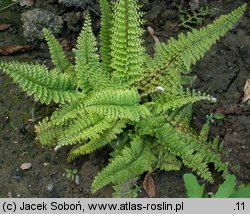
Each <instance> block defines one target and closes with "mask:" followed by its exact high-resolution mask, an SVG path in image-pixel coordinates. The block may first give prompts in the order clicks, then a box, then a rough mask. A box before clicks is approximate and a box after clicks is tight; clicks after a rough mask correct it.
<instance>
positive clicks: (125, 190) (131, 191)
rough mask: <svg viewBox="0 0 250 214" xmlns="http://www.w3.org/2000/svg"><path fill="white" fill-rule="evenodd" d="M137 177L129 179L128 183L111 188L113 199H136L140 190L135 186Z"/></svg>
mask: <svg viewBox="0 0 250 214" xmlns="http://www.w3.org/2000/svg"><path fill="white" fill-rule="evenodd" d="M138 180H139V177H135V178H131V179H129V180H128V181H124V182H123V183H120V184H117V185H115V186H113V189H114V192H113V194H112V197H113V198H136V197H137V196H138V192H139V191H140V188H139V187H138V186H137V185H136V184H137V181H138Z"/></svg>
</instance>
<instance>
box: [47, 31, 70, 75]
mask: <svg viewBox="0 0 250 214" xmlns="http://www.w3.org/2000/svg"><path fill="white" fill-rule="evenodd" d="M43 34H44V37H45V40H46V42H47V44H48V46H49V50H50V56H51V59H52V62H53V64H54V66H55V67H56V68H57V69H58V70H60V71H62V72H66V71H67V70H69V69H70V67H71V66H72V65H71V64H70V63H69V61H68V60H67V57H66V56H65V53H64V51H63V49H62V46H61V45H60V44H59V42H58V41H57V39H56V38H55V36H54V35H53V34H52V33H51V32H50V31H49V30H48V29H46V28H44V29H43Z"/></svg>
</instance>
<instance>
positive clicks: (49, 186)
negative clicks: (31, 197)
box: [47, 184, 55, 192]
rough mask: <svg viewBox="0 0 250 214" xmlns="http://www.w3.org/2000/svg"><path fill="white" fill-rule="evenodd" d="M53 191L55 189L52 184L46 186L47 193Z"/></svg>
mask: <svg viewBox="0 0 250 214" xmlns="http://www.w3.org/2000/svg"><path fill="white" fill-rule="evenodd" d="M54 189H55V185H54V184H48V186H47V190H48V192H53V191H54Z"/></svg>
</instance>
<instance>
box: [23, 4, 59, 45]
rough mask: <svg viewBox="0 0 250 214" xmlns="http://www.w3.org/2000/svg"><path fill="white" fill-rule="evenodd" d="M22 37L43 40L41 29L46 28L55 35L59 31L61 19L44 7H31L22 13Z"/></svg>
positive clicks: (28, 39) (30, 39) (29, 39)
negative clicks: (31, 8)
mask: <svg viewBox="0 0 250 214" xmlns="http://www.w3.org/2000/svg"><path fill="white" fill-rule="evenodd" d="M22 22H23V28H24V32H23V34H24V37H25V38H26V39H27V41H30V42H32V41H35V40H38V41H41V40H43V33H42V29H43V28H44V27H45V28H48V29H49V30H50V31H51V32H52V33H53V34H54V35H55V36H56V35H58V34H59V33H61V31H62V28H63V19H62V17H61V16H57V15H55V14H54V13H52V12H50V11H48V10H44V9H39V8H37V9H33V10H29V11H28V12H25V13H23V14H22Z"/></svg>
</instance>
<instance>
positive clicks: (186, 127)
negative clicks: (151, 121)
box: [166, 104, 193, 132]
mask: <svg viewBox="0 0 250 214" xmlns="http://www.w3.org/2000/svg"><path fill="white" fill-rule="evenodd" d="M192 116H193V111H192V104H187V105H185V106H183V107H181V108H177V109H175V110H174V111H172V112H171V113H170V114H169V115H168V116H167V117H166V119H167V121H168V122H169V123H170V124H171V125H172V126H175V127H178V128H179V129H181V130H182V131H187V132H191V131H190V127H191V126H190V124H191V120H192Z"/></svg>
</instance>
